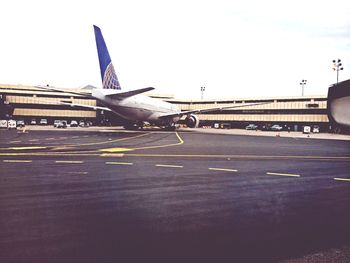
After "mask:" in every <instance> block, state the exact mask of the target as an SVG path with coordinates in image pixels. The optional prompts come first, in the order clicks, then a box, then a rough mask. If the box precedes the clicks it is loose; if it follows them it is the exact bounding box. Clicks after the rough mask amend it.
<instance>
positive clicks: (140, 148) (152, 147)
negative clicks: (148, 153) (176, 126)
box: [132, 132, 184, 150]
mask: <svg viewBox="0 0 350 263" xmlns="http://www.w3.org/2000/svg"><path fill="white" fill-rule="evenodd" d="M175 135H176V137H177V139H178V140H179V142H177V143H171V144H164V145H154V146H145V147H139V148H132V149H133V150H144V149H156V148H163V147H171V146H177V145H181V144H183V143H184V141H183V140H182V138H181V137H180V135H179V134H178V133H177V132H175Z"/></svg>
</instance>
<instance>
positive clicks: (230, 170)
mask: <svg viewBox="0 0 350 263" xmlns="http://www.w3.org/2000/svg"><path fill="white" fill-rule="evenodd" d="M208 169H209V170H212V171H224V172H238V170H235V169H226V168H208Z"/></svg>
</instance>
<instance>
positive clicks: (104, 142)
mask: <svg viewBox="0 0 350 263" xmlns="http://www.w3.org/2000/svg"><path fill="white" fill-rule="evenodd" d="M149 134H151V133H142V134H139V135H136V136H131V137H126V138H119V139H115V140H108V141H102V142H89V143H78V144H71V145H66V146H90V145H99V144H108V143H112V142H121V141H127V140H131V139H135V138H139V137H143V136H147V135H149ZM83 137H85V136H83ZM101 150H103V149H101Z"/></svg>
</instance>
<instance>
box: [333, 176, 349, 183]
mask: <svg viewBox="0 0 350 263" xmlns="http://www.w3.org/2000/svg"><path fill="white" fill-rule="evenodd" d="M334 180H336V181H347V182H350V178H339V177H336V178H334Z"/></svg>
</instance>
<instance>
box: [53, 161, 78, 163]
mask: <svg viewBox="0 0 350 263" xmlns="http://www.w3.org/2000/svg"><path fill="white" fill-rule="evenodd" d="M55 163H84V161H55Z"/></svg>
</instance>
